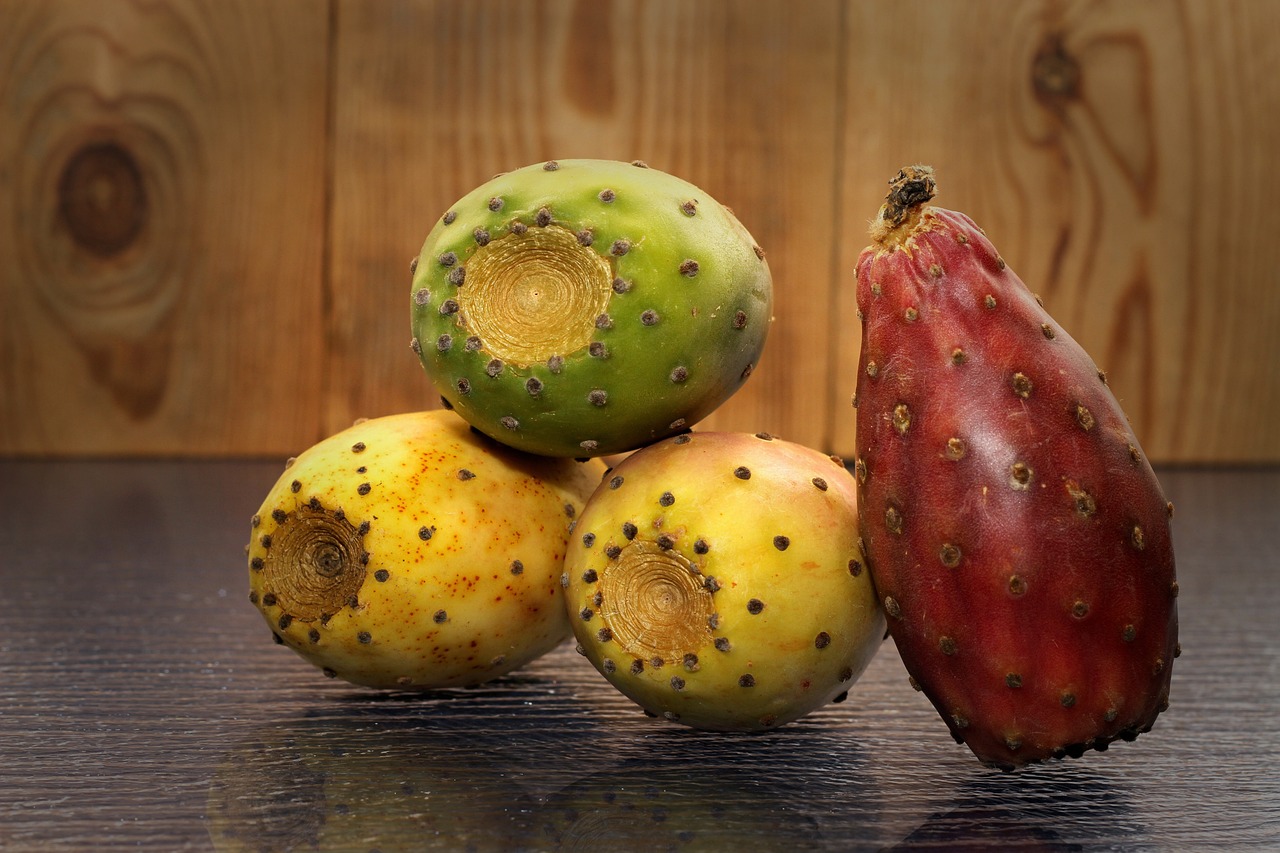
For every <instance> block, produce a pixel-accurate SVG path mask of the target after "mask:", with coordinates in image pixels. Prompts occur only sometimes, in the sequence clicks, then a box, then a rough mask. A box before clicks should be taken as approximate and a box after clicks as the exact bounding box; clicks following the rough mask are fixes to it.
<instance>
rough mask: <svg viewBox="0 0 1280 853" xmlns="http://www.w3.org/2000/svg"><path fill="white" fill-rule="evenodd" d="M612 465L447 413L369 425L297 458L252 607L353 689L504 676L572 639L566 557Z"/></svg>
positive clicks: (260, 562)
mask: <svg viewBox="0 0 1280 853" xmlns="http://www.w3.org/2000/svg"><path fill="white" fill-rule="evenodd" d="M603 467H604V466H603V464H602V463H601V462H599V461H598V460H592V461H591V462H589V463H580V462H573V461H570V460H559V459H545V458H540V457H533V456H529V455H527V454H522V453H518V452H516V451H513V450H511V449H510V448H507V447H505V446H503V445H500V444H498V443H496V442H493V441H491V440H489V439H488V438H485V437H484V436H482V435H479V434H477V433H475V432H474V431H473V430H471V429H470V428H469V427H468V426H467V424H466V422H465V421H463V420H462V419H461V418H459V417H458V416H456V415H454V414H453V413H451V412H446V411H440V410H437V411H432V412H413V413H407V414H399V415H389V416H386V417H381V418H375V419H372V420H366V421H362V422H358V423H357V424H356V425H354V426H352V427H350V428H349V429H346V430H344V431H342V432H339V433H337V434H336V435H333V436H330V437H329V438H326V439H324V440H323V441H321V442H319V443H318V444H316V445H314V446H313V447H311V448H309V449H308V450H306V451H305V452H304V453H302V454H300V455H299V456H298V457H297V458H296V459H294V460H291V464H290V465H288V466H287V468H286V470H285V472H284V473H283V474H282V475H281V476H280V479H279V480H278V481H277V482H276V484H275V485H274V487H273V488H272V489H271V490H270V492H269V493H268V494H267V496H266V498H265V499H264V501H263V503H262V508H261V509H260V510H259V511H258V512H257V514H255V515H254V517H253V519H252V521H251V526H252V534H251V535H252V538H251V540H250V542H249V546H248V549H247V550H248V559H249V582H250V594H249V598H250V601H251V602H252V603H253V604H254V605H255V606H256V607H257V608H258V610H259V611H260V612H261V613H262V615H263V618H265V619H266V620H267V622H268V624H270V626H271V630H272V633H273V634H274V636H275V638H276V640H277V641H278V642H281V643H283V644H284V645H287V646H289V647H290V648H291V649H293V650H294V651H295V652H297V653H298V654H299V655H301V656H302V657H303V658H305V659H306V660H307V661H309V662H311V663H312V664H314V665H316V666H318V667H322V668H323V669H324V671H325V673H326V674H327V675H330V676H336V677H338V678H342V679H344V680H346V681H349V682H351V683H353V684H360V685H365V686H368V687H374V688H383V689H396V690H425V689H431V688H437V687H446V686H460V685H472V684H478V683H481V682H484V681H487V680H490V679H492V678H496V677H497V676H499V675H502V674H504V673H507V672H510V671H511V670H514V669H516V668H518V667H520V666H523V665H524V664H525V663H528V662H529V661H531V660H533V659H534V658H536V657H538V656H540V655H542V654H543V653H545V652H547V651H549V650H551V649H552V648H553V647H555V646H556V645H557V644H559V643H560V642H561V641H562V640H564V639H565V638H566V637H567V636H568V635H569V625H568V621H567V620H566V619H565V615H564V605H563V601H562V593H561V589H560V584H559V579H560V573H561V564H562V561H563V558H564V548H565V545H566V543H567V541H568V537H569V531H570V528H571V526H572V523H573V522H572V519H573V518H574V516H575V515H576V514H577V513H578V511H579V510H580V509H581V507H582V506H583V504H584V503H585V499H586V497H587V496H588V495H589V494H590V493H591V490H592V488H593V487H594V486H595V484H596V483H597V481H598V479H599V476H600V472H601V470H602V469H603Z"/></svg>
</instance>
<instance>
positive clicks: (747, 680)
mask: <svg viewBox="0 0 1280 853" xmlns="http://www.w3.org/2000/svg"><path fill="white" fill-rule="evenodd" d="M738 686H739V687H755V686H756V677H755V676H754V675H752V674H751V673H747V674H746V675H744V676H742V677H741V678H739V679H738Z"/></svg>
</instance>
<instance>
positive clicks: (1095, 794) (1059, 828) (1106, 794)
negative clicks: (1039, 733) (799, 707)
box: [889, 762, 1143, 851]
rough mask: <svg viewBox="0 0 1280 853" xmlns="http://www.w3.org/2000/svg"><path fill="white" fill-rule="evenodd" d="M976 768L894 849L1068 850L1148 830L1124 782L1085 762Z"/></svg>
mask: <svg viewBox="0 0 1280 853" xmlns="http://www.w3.org/2000/svg"><path fill="white" fill-rule="evenodd" d="M973 773H974V775H970V776H969V777H967V778H966V779H965V780H964V781H963V782H961V783H960V784H959V785H958V786H956V787H954V788H953V790H952V793H951V796H950V798H949V802H948V803H946V804H945V805H943V806H941V807H940V808H937V809H935V810H934V811H933V813H932V814H930V815H929V816H928V817H927V818H926V819H925V820H924V822H923V823H921V824H920V825H919V826H918V827H917V828H916V829H915V830H913V831H912V832H911V833H910V834H909V835H907V836H906V837H905V838H903V839H902V841H901V842H899V843H898V844H896V845H895V846H893V847H891V848H889V849H890V850H894V851H898V850H916V849H946V850H957V851H971V850H972V851H976V850H988V849H992V848H1001V849H1017V850H1039V851H1067V850H1081V849H1085V848H1088V847H1095V846H1111V845H1118V846H1123V845H1124V844H1125V843H1126V839H1136V838H1141V837H1142V835H1143V827H1142V825H1141V823H1140V822H1139V821H1138V820H1137V819H1136V817H1135V815H1134V810H1133V808H1132V805H1131V803H1130V801H1129V798H1128V796H1127V795H1126V794H1125V792H1124V790H1123V788H1121V787H1118V786H1116V785H1114V784H1112V782H1110V781H1109V780H1108V779H1107V778H1106V777H1105V776H1103V775H1100V774H1099V773H1098V772H1097V771H1096V770H1094V769H1093V768H1090V767H1087V766H1085V765H1083V764H1073V763H1069V762H1050V763H1048V764H1045V765H1039V766H1032V767H1027V768H1023V769H1021V770H1018V771H1016V772H1012V773H1001V772H999V771H996V770H974V771H973Z"/></svg>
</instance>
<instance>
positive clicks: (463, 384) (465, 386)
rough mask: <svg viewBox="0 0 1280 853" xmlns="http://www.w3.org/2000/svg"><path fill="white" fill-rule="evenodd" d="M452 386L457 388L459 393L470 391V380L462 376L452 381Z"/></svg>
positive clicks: (468, 392)
mask: <svg viewBox="0 0 1280 853" xmlns="http://www.w3.org/2000/svg"><path fill="white" fill-rule="evenodd" d="M454 387H455V388H457V389H458V393H459V394H470V393H471V380H470V379H468V378H467V377H465V376H463V377H461V378H460V379H458V381H457V382H455V383H454Z"/></svg>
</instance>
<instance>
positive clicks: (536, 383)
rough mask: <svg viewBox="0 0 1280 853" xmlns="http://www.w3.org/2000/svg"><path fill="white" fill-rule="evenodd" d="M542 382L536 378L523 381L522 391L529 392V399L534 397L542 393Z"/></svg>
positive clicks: (531, 377) (532, 377)
mask: <svg viewBox="0 0 1280 853" xmlns="http://www.w3.org/2000/svg"><path fill="white" fill-rule="evenodd" d="M542 388H543V385H542V380H541V379H539V378H538V377H536V376H530V377H529V378H528V379H526V380H525V383H524V390H526V391H528V392H529V396H530V397H536V396H538V395H539V394H541V393H542Z"/></svg>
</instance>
